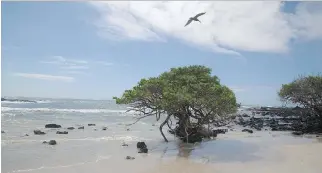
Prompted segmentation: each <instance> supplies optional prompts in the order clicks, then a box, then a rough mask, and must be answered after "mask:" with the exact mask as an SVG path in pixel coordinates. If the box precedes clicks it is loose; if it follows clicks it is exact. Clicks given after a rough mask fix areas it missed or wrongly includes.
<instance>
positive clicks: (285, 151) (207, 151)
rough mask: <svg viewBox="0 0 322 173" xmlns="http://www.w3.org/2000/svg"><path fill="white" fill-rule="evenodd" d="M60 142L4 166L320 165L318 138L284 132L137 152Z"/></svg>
mask: <svg viewBox="0 0 322 173" xmlns="http://www.w3.org/2000/svg"><path fill="white" fill-rule="evenodd" d="M60 145H61V146H58V145H57V146H55V147H47V149H43V151H44V152H45V150H56V151H54V152H55V153H56V155H47V156H46V158H45V157H43V156H39V157H40V158H39V159H40V160H46V159H47V160H48V161H47V162H43V163H44V164H43V165H42V166H39V165H38V166H36V165H35V167H34V168H31V169H15V170H13V171H6V172H32V173H44V172H45V173H54V172H55V173H56V172H60V173H88V172H95V173H101V172H102V173H103V172H104V173H106V172H120V173H181V172H182V173H196V172H198V173H236V172H239V173H259V172H260V173H303V172H305V173H320V172H321V170H322V162H321V161H322V139H321V138H316V137H315V136H314V137H311V138H310V137H294V136H291V135H288V133H270V132H258V133H254V134H247V133H241V132H229V133H228V134H225V135H220V136H219V137H218V138H217V139H216V140H214V141H209V142H204V143H201V144H199V145H198V144H197V145H185V144H179V143H177V142H170V143H163V142H161V141H158V142H155V143H153V142H152V141H151V142H149V141H148V142H147V145H148V147H149V148H151V150H150V152H149V154H138V153H137V152H136V146H135V145H136V142H135V141H132V142H129V147H120V141H108V142H107V141H105V142H104V141H103V142H98V141H96V142H95V143H87V145H86V146H85V145H84V146H83V147H80V146H78V145H77V142H76V141H73V142H72V143H68V142H66V143H61V144H60ZM67 146H69V147H67ZM73 146H74V147H73ZM77 147H80V148H79V149H77ZM82 150H83V154H81V152H82ZM85 150H87V151H86V152H85ZM93 152H96V153H97V154H96V155H95V156H96V157H88V158H86V159H85V160H86V161H80V160H79V161H78V159H79V158H80V157H82V158H84V157H86V153H93ZM64 153H68V155H66V154H64ZM127 155H130V156H134V157H135V160H126V159H125V157H126V156H127ZM29 156H30V157H32V156H31V155H29ZM48 157H49V158H48ZM66 157H67V158H68V159H66ZM2 159H9V158H3V157H2ZM12 159H14V158H12ZM25 159H28V158H25ZM40 160H39V161H40ZM59 160H61V161H59ZM22 161H23V160H21V162H22ZM2 163H4V162H2ZM7 163H8V162H7ZM15 163H17V162H15ZM58 163H59V164H58ZM2 166H4V165H2ZM18 167H19V166H18ZM3 171H4V170H3Z"/></svg>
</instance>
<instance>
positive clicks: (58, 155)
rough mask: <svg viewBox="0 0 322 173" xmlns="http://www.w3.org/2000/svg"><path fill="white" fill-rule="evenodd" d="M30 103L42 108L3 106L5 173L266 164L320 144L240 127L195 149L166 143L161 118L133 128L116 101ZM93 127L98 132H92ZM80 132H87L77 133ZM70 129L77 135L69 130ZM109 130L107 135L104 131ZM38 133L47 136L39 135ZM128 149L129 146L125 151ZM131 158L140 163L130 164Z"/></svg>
mask: <svg viewBox="0 0 322 173" xmlns="http://www.w3.org/2000/svg"><path fill="white" fill-rule="evenodd" d="M28 99H29V100H36V101H37V103H23V102H6V101H3V102H1V130H2V131H4V132H5V133H2V134H1V151H2V155H1V158H2V159H1V160H2V162H1V164H2V167H1V171H2V172H4V173H13V172H57V171H59V172H78V173H79V172H89V171H94V172H128V171H131V172H142V171H143V172H144V171H147V170H148V169H153V168H155V167H157V166H160V162H161V161H171V162H172V161H174V160H176V161H178V159H186V160H189V161H193V162H195V163H202V164H211V163H234V162H243V163H246V162H254V161H258V160H261V159H263V158H264V156H263V153H268V152H269V153H272V151H271V150H268V149H267V148H273V147H274V146H280V145H282V144H283V145H284V144H304V143H311V142H313V141H314V140H315V139H312V138H308V137H300V138H299V137H297V138H295V137H293V136H291V135H289V133H285V132H284V133H279V132H274V133H273V132H267V131H262V132H259V131H258V132H255V133H254V134H247V133H242V132H240V130H241V128H240V127H237V126H236V127H234V131H230V132H229V133H227V134H225V135H219V136H218V138H217V139H216V140H211V141H205V142H203V143H201V144H194V145H192V144H183V143H181V142H180V141H178V140H177V139H176V138H175V137H174V136H172V135H170V134H168V133H167V129H166V128H164V133H165V134H166V136H167V138H168V139H169V140H170V142H169V143H165V142H164V141H163V138H162V136H161V135H160V132H159V124H160V122H156V121H155V117H150V118H147V119H143V120H141V121H139V122H137V123H136V124H134V125H132V126H127V124H130V123H133V122H134V121H135V119H134V118H135V116H136V115H135V114H134V113H133V112H126V110H127V106H124V105H123V106H122V105H116V104H115V102H114V101H106V100H72V99H46V100H43V99H42V100H40V99H34V98H28ZM240 111H244V110H243V109H241V110H240ZM48 123H55V124H59V125H61V126H62V128H61V129H58V130H59V131H68V134H66V135H64V134H56V131H57V129H45V124H48ZM90 123H91V124H96V126H88V124H90ZM79 126H84V127H85V129H77V128H78V127H79ZM67 127H75V129H74V130H67ZM103 127H107V130H102V128H103ZM36 129H39V130H42V131H44V132H45V133H46V134H45V135H34V134H33V130H36ZM26 134H27V135H28V136H26ZM48 140H56V141H57V145H55V146H50V145H46V144H42V142H43V141H48ZM138 141H145V142H146V144H147V146H148V148H149V153H148V154H139V153H137V149H136V142H138ZM122 143H127V144H128V145H129V146H128V147H123V146H121V145H122ZM276 154H278V153H276ZM126 156H134V157H135V158H136V159H135V160H133V161H128V160H125V157H126ZM178 163H179V162H178ZM124 165H127V166H124ZM111 169H113V171H112V170H111ZM107 170H109V171H107Z"/></svg>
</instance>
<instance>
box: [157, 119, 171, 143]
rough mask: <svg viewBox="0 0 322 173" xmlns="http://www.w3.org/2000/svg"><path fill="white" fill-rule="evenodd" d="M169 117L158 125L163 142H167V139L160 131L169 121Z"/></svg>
mask: <svg viewBox="0 0 322 173" xmlns="http://www.w3.org/2000/svg"><path fill="white" fill-rule="evenodd" d="M170 117H171V115H168V116H167V118H166V119H165V120H164V121H163V123H161V125H160V128H159V129H160V132H161V135H162V136H163V138H164V141H165V142H169V141H168V139H167V138H166V137H165V136H164V134H163V131H162V128H163V126H164V125H165V124H166V123H167V122H168V121H169V119H170Z"/></svg>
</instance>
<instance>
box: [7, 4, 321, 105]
mask: <svg viewBox="0 0 322 173" xmlns="http://www.w3.org/2000/svg"><path fill="white" fill-rule="evenodd" d="M194 3H195V2H169V3H162V2H155V3H154V2H150V3H148V2H146V3H139V2H125V1H124V2H122V3H121V2H120V3H115V2H107V3H88V2H79V3H70V2H2V33H1V36H2V45H1V49H2V52H1V53H2V56H1V58H2V71H1V72H2V73H1V74H2V75H1V82H2V91H1V92H2V96H27V97H31V96H35V97H55V98H58V97H65V98H66V97H67V98H85V99H110V98H112V96H119V95H120V94H121V93H122V91H124V90H125V89H129V88H131V87H132V86H134V85H135V84H136V83H137V82H138V81H139V80H140V79H141V78H144V77H152V76H157V75H159V74H160V73H162V72H164V71H166V70H169V69H170V68H171V67H177V66H184V65H193V64H200V65H206V66H208V67H211V68H212V69H213V74H214V75H217V76H218V77H219V78H220V80H221V82H222V83H223V84H225V85H227V86H229V87H231V88H232V89H233V90H234V91H235V93H236V96H237V99H238V102H241V103H243V104H261V105H279V104H280V103H279V101H278V97H277V94H276V93H277V90H278V89H279V88H280V86H281V84H283V83H288V82H291V81H292V80H293V79H294V78H295V77H297V76H298V75H300V74H317V73H321V72H322V57H321V55H322V50H321V47H322V41H321V39H322V33H321V30H322V27H321V25H322V24H320V23H319V22H317V21H319V19H322V12H321V11H322V8H321V7H322V5H321V4H322V3H320V2H316V3H310V2H307V3H306V2H300V3H293V2H290V3H288V2H287V3H284V4H283V3H280V2H260V1H258V2H247V3H243V2H239V3H243V4H241V5H234V4H233V3H231V2H225V3H223V2H206V1H205V2H201V3H197V4H194ZM216 3H217V4H216ZM218 3H221V4H218ZM192 7H194V8H192ZM180 9H181V12H180V13H179V12H177V11H180ZM237 9H238V10H237ZM196 10H197V11H198V12H199V11H207V14H206V15H204V16H201V17H200V20H201V21H202V23H191V24H190V25H188V27H183V26H184V24H185V22H186V19H188V18H189V16H190V15H194V14H195V13H196V12H195V11H196ZM209 38H213V39H209Z"/></svg>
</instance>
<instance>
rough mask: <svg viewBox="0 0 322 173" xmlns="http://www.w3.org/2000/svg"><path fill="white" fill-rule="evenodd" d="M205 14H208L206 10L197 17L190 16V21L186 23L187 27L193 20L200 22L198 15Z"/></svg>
mask: <svg viewBox="0 0 322 173" xmlns="http://www.w3.org/2000/svg"><path fill="white" fill-rule="evenodd" d="M204 14H206V12H204V13H199V14H197V15H196V16H195V17H190V18H189V20H188V22H187V23H186V25H185V27H186V26H187V25H189V24H190V23H191V22H192V21H198V22H200V20H199V19H198V17H199V16H202V15H204ZM200 23H201V22H200Z"/></svg>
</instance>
